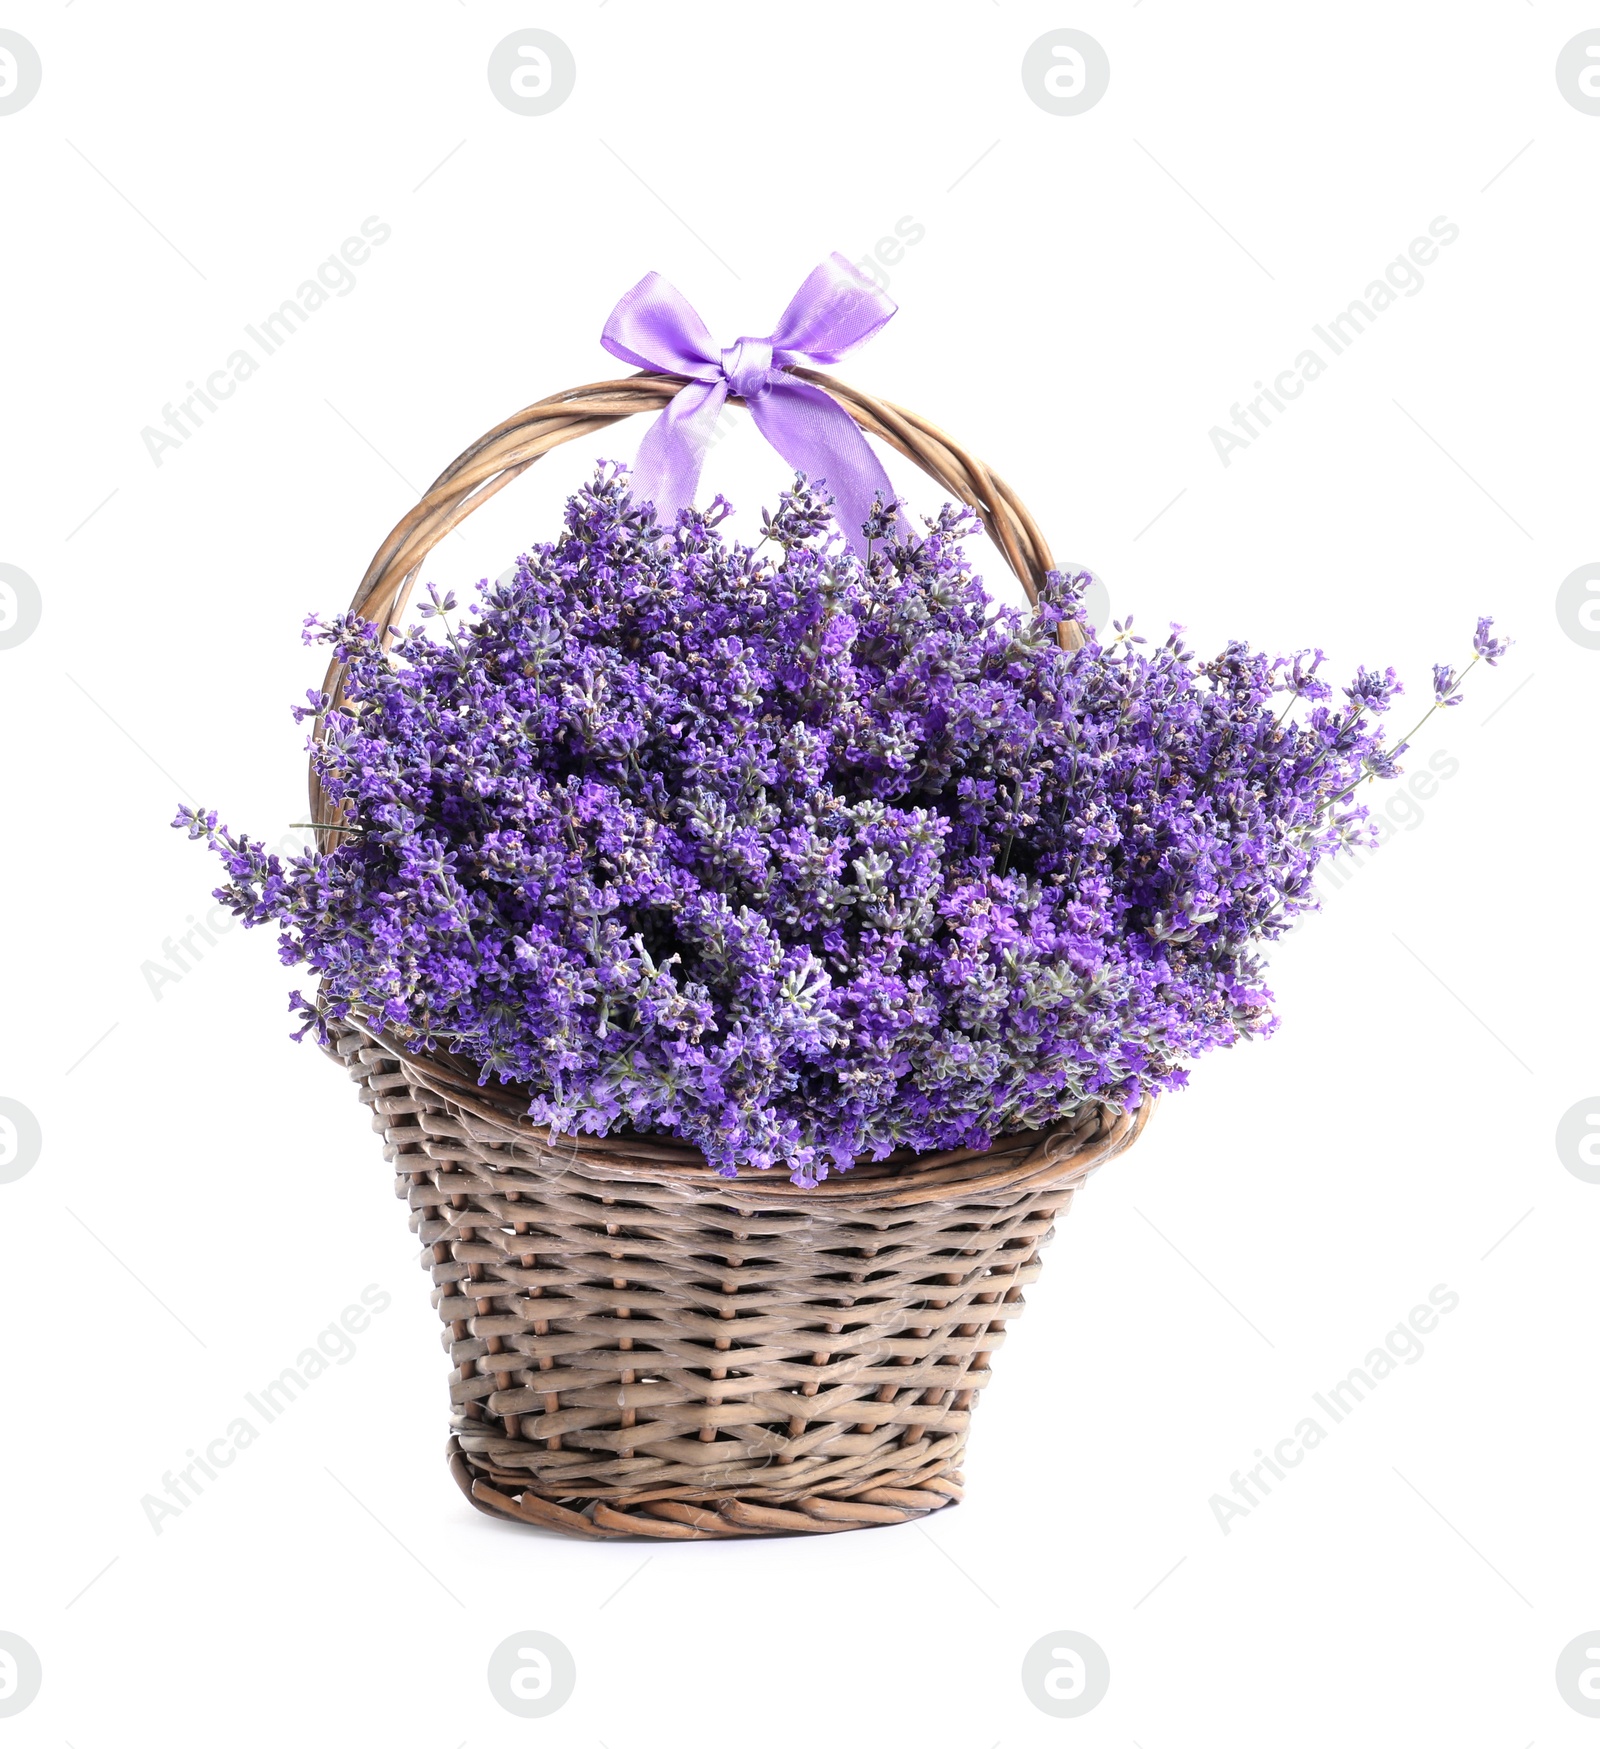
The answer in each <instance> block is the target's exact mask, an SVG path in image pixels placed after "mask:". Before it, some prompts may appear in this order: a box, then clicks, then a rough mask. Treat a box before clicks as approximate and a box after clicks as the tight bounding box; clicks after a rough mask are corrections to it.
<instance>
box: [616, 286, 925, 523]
mask: <svg viewBox="0 0 1600 1749" xmlns="http://www.w3.org/2000/svg"><path fill="white" fill-rule="evenodd" d="M896 308H897V306H896V305H895V303H894V302H893V301H892V300H891V299H890V298H888V297H886V296H885V295H884V293H883V291H882V290H881V289H880V288H879V287H878V286H876V285H874V284H873V283H872V282H871V281H870V280H869V279H867V278H865V277H864V276H863V275H861V274H858V273H857V271H856V269H855V268H854V267H852V266H851V265H850V263H849V262H848V261H846V260H845V258H844V257H843V256H842V255H839V254H833V255H830V256H829V257H828V259H827V260H826V261H824V262H823V263H822V265H821V266H820V267H818V268H816V269H815V271H814V272H813V273H812V274H811V275H810V277H809V278H808V279H807V280H806V282H805V284H804V285H803V286H801V287H800V289H799V291H797V292H796V293H795V294H794V296H793V297H792V298H791V299H790V300H789V307H788V309H786V310H785V311H784V312H783V314H782V316H781V317H779V319H778V326H777V330H776V331H775V332H774V333H772V334H768V335H766V336H765V337H763V338H762V339H759V340H757V339H752V338H751V337H750V336H749V335H748V334H746V335H741V337H740V338H739V339H738V340H737V341H735V342H734V344H733V345H732V346H725V347H721V348H719V347H718V346H717V345H716V343H715V342H714V341H713V340H712V338H711V336H710V334H709V333H708V332H707V331H706V325H705V323H704V322H702V321H701V320H700V317H699V315H698V314H697V313H696V311H695V308H694V306H693V305H692V304H691V303H690V302H689V300H688V299H687V298H686V297H684V295H683V293H682V292H680V291H679V290H678V289H677V287H676V286H674V285H671V284H669V283H668V281H666V280H664V279H663V278H662V277H661V275H660V274H659V273H647V274H646V275H645V276H644V278H643V279H641V280H640V281H639V283H638V284H637V285H636V286H635V287H634V288H633V290H632V291H630V292H627V293H626V294H625V295H624V296H623V297H622V298H621V299H620V301H619V302H618V304H617V307H616V308H615V309H614V310H613V311H612V312H611V314H610V316H609V317H608V318H607V321H606V325H605V331H604V333H602V334H601V336H600V344H601V345H602V346H604V347H605V349H606V351H607V352H609V353H610V354H611V355H612V356H613V357H614V358H620V359H622V360H623V362H624V363H626V364H633V365H637V366H638V367H639V368H640V369H641V370H651V371H667V372H671V373H673V374H675V375H678V376H686V377H692V378H693V379H694V380H693V381H692V382H690V383H688V384H686V385H685V386H684V387H683V388H681V389H680V390H679V391H678V392H677V394H676V395H674V396H673V398H672V400H671V401H670V402H669V403H668V404H667V406H666V408H665V409H664V410H663V412H662V414H661V417H660V418H659V419H657V420H656V422H655V424H654V425H652V426H651V427H650V429H649V430H648V431H647V432H646V433H645V436H644V441H643V443H641V444H640V445H639V456H638V460H637V461H636V462H635V463H634V467H633V490H634V494H635V496H636V497H638V498H639V499H641V500H648V501H651V502H653V503H654V504H655V507H656V514H657V516H658V517H659V518H660V519H661V520H662V521H663V522H670V521H671V519H672V518H673V517H674V516H676V515H677V513H678V511H679V510H681V509H683V508H684V507H685V506H686V505H689V504H692V503H693V502H694V495H695V488H696V487H697V486H698V484H699V481H700V467H701V464H702V463H703V462H704V460H705V454H706V450H707V449H708V448H709V447H710V443H711V433H712V428H713V427H714V426H715V425H716V422H717V416H718V414H719V413H721V411H722V406H723V403H724V402H725V401H726V400H727V398H728V396H729V395H730V394H732V395H742V396H743V397H744V401H745V404H746V405H747V406H748V407H749V409H750V414H751V417H752V418H753V419H754V420H755V422H756V429H757V430H758V431H759V432H760V433H761V435H762V436H763V437H764V438H766V440H767V442H768V443H770V444H771V445H772V447H773V448H774V449H775V450H776V451H777V452H778V454H779V455H781V456H782V457H783V459H784V460H785V461H786V462H788V463H789V465H790V466H791V467H794V468H798V469H799V470H800V472H801V473H803V474H805V475H807V476H808V477H809V478H810V479H812V480H825V481H826V482H827V489H828V491H830V492H831V493H832V494H833V499H834V514H835V516H836V517H837V519H838V522H839V526H840V527H841V528H842V529H843V530H844V533H845V538H846V539H847V540H848V541H849V542H850V545H851V546H852V547H854V548H855V550H856V551H857V552H861V551H863V550H864V544H863V537H862V533H861V529H862V525H863V524H864V523H865V522H866V520H867V518H868V516H869V515H870V514H871V512H872V505H873V500H874V499H876V498H881V499H882V500H883V502H884V503H885V504H888V503H891V502H892V501H893V498H894V489H893V488H892V487H891V486H890V484H889V476H888V475H887V474H886V473H885V472H884V471H883V464H882V463H881V462H880V461H879V460H878V458H877V457H876V456H875V455H874V454H873V453H872V451H871V450H870V449H869V448H868V447H867V440H866V439H865V438H864V437H863V436H862V435H861V432H860V430H859V428H858V427H857V425H856V423H855V421H854V420H853V419H852V418H851V417H850V415H849V414H848V413H847V412H845V410H844V408H843V407H841V406H840V405H839V403H838V402H837V401H836V400H835V399H834V398H833V396H832V395H829V394H827V393H825V392H824V391H823V390H822V389H819V388H818V387H817V386H816V385H815V384H814V383H808V382H803V381H801V379H800V378H798V377H793V376H790V375H789V374H788V372H787V370H785V368H784V367H785V366H786V365H794V364H805V365H819V364H834V363H836V362H837V361H838V360H839V359H841V358H843V357H844V355H845V354H846V353H847V352H852V351H854V349H855V348H856V347H858V346H860V345H861V344H862V342H863V341H866V340H870V339H871V338H872V336H873V335H874V334H876V333H877V332H878V330H879V329H880V328H881V327H882V326H883V325H884V323H885V322H887V321H888V320H889V318H890V317H891V316H892V315H893V314H894V313H895V310H896Z"/></svg>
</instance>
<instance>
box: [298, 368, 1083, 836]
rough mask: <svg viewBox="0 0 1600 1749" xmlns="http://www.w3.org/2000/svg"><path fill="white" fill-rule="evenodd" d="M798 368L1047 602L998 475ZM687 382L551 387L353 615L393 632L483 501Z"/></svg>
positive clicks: (394, 555) (416, 533) (403, 521)
mask: <svg viewBox="0 0 1600 1749" xmlns="http://www.w3.org/2000/svg"><path fill="white" fill-rule="evenodd" d="M790 375H792V376H797V377H801V378H803V379H804V380H805V381H807V382H810V383H816V384H817V385H818V386H819V387H820V388H822V389H825V390H826V391H827V392H828V393H829V394H830V395H832V396H833V398H834V399H835V400H836V401H838V402H839V404H840V405H841V406H842V407H843V408H844V410H845V411H846V412H847V413H848V414H849V415H850V417H851V418H852V419H854V420H855V422H856V424H857V425H858V426H860V428H861V429H862V430H863V431H864V432H866V433H867V435H868V436H869V437H877V438H881V439H882V440H883V442H885V443H887V444H890V445H891V446H892V447H893V448H895V449H897V450H899V452H900V453H901V455H903V456H905V457H906V458H907V459H908V460H910V461H913V462H915V463H916V464H917V466H918V467H919V468H921V469H922V471H923V472H924V473H925V474H927V475H929V476H930V478H932V479H934V480H936V481H937V482H938V483H939V484H940V485H941V486H943V487H944V489H945V490H946V491H947V492H949V493H950V494H951V496H952V497H955V498H959V499H960V500H961V502H962V503H963V504H965V505H967V506H968V507H969V508H970V509H972V510H975V511H976V512H977V514H978V516H979V517H980V518H981V519H982V522H983V526H984V528H985V529H986V530H987V532H988V534H989V537H990V538H991V539H992V540H993V541H994V543H995V545H996V546H997V547H999V549H1000V551H1001V553H1002V554H1003V555H1004V556H1005V560H1006V563H1007V564H1008V565H1009V566H1010V567H1011V569H1012V571H1013V572H1014V573H1015V574H1016V577H1017V581H1018V582H1019V583H1021V585H1022V588H1023V591H1024V593H1025V594H1026V595H1027V597H1028V600H1029V601H1030V602H1036V601H1037V600H1038V599H1039V586H1040V584H1041V583H1042V582H1043V581H1044V577H1045V574H1046V572H1048V571H1050V570H1051V569H1052V568H1053V561H1052V559H1051V557H1050V548H1049V547H1048V546H1047V545H1046V543H1045V538H1044V536H1043V534H1042V533H1040V531H1039V526H1038V524H1037V523H1036V522H1035V521H1034V520H1033V517H1032V516H1031V515H1030V514H1029V513H1028V510H1027V508H1026V507H1025V506H1024V505H1023V503H1022V501H1021V500H1020V499H1019V498H1018V497H1017V496H1016V494H1015V493H1014V492H1013V491H1012V490H1011V488H1010V487H1009V486H1008V485H1007V484H1006V483H1005V481H1004V480H1002V479H1001V478H1000V476H999V475H998V474H996V473H994V472H992V471H991V470H990V469H989V468H987V467H985V466H984V464H983V463H982V462H981V461H979V460H978V459H977V457H976V456H974V455H972V454H971V453H970V452H969V451H967V450H965V449H963V448H962V447H961V445H960V444H958V443H957V442H956V441H955V440H954V439H953V438H951V437H948V436H946V434H945V433H944V432H942V431H941V430H940V429H939V428H938V426H937V425H930V424H929V423H928V421H927V420H926V419H922V418H919V417H918V416H917V415H916V414H915V413H908V412H907V411H906V410H905V408H903V407H897V406H895V405H894V403H893V402H891V401H880V400H877V399H876V398H875V397H873V396H871V395H867V394H863V393H862V391H861V390H860V389H855V388H851V387H850V386H849V384H847V383H841V382H839V381H838V380H837V379H836V378H834V377H830V376H826V375H824V374H823V372H821V371H816V370H803V369H791V370H790ZM687 382H688V378H687V377H681V376H667V375H659V374H657V373H655V372H653V371H641V372H640V373H639V374H638V375H637V376H631V377H622V378H619V379H617V380H616V381H613V382H605V383H587V384H585V385H584V386H583V387H582V388H577V389H567V390H566V391H564V392H563V393H561V394H559V395H547V396H546V397H545V399H544V400H542V401H535V402H534V404H533V405H532V406H531V407H524V408H523V410H522V411H521V412H520V413H514V414H512V416H511V417H510V418H509V419H507V420H504V421H503V422H502V423H501V424H499V425H497V426H495V428H494V430H492V431H489V432H486V433H485V434H484V435H483V436H482V437H480V438H479V439H478V441H477V442H476V443H474V444H473V445H471V447H470V448H468V449H466V450H463V451H462V453H461V454H460V455H458V456H457V457H456V459H455V460H454V461H453V462H451V464H450V465H449V467H447V468H446V469H445V470H444V472H443V473H442V474H440V476H439V477H438V479H437V480H435V481H434V482H433V484H432V485H431V486H430V487H429V488H428V490H427V492H426V493H425V494H424V495H423V498H422V500H421V502H420V503H419V504H417V505H416V506H415V507H414V508H413V509H411V510H408V511H407V512H406V514H405V515H404V516H402V517H401V518H400V520H399V521H398V522H397V523H396V524H395V525H394V527H393V529H391V530H390V532H389V534H388V536H387V537H386V538H385V540H384V542H383V544H382V545H381V546H380V547H379V548H378V550H377V552H376V553H375V554H374V555H373V559H372V563H371V564H370V565H368V566H367V571H366V575H365V576H364V577H363V578H362V579H361V584H360V587H359V588H358V589H357V590H356V592H355V596H354V598H353V599H352V600H351V603H350V609H351V611H352V612H353V613H357V614H359V615H360V616H361V618H363V619H365V620H369V621H371V622H372V623H373V624H375V625H377V626H379V627H380V628H381V631H382V635H383V637H384V638H385V639H387V638H389V637H390V636H391V635H392V634H393V633H394V631H395V630H396V629H397V627H398V626H399V623H400V620H401V618H402V617H403V616H404V613H405V608H406V601H407V599H408V598H409V596H410V593H411V586H412V584H413V583H414V582H415V580H416V576H417V572H418V571H419V570H420V569H421V567H422V562H423V560H424V559H426V558H427V556H428V554H429V553H431V552H432V551H433V549H434V548H435V547H436V546H437V545H438V544H439V542H440V541H441V540H443V539H444V537H445V536H446V535H447V534H449V533H450V531H451V530H452V529H453V528H455V527H456V526H457V524H459V523H462V522H465V521H466V519H467V518H468V517H469V516H470V515H471V514H472V513H473V511H474V510H476V509H477V508H478V506H479V505H480V504H483V503H485V502H486V501H487V500H488V499H490V498H492V497H493V496H494V495H495V493H496V492H498V491H499V490H500V489H501V487H503V486H509V485H510V484H511V482H512V481H513V480H514V479H516V477H517V475H518V474H520V473H522V472H523V470H524V469H526V468H531V467H532V466H533V464H534V463H535V462H536V461H538V460H539V458H540V457H541V456H544V455H547V454H548V453H549V452H550V451H551V450H553V449H556V448H558V447H559V446H560V445H561V444H563V443H571V442H572V441H573V440H574V439H575V438H580V437H589V436H592V435H593V434H594V433H596V432H600V431H604V430H605V429H606V428H607V427H608V426H610V425H615V424H616V423H617V422H618V420H621V419H627V418H629V417H630V416H631V415H632V414H635V413H658V412H659V411H660V410H661V409H662V408H663V407H664V406H665V405H666V404H667V402H668V401H670V400H671V399H672V397H673V396H674V395H676V394H677V392H678V391H679V390H680V389H681V388H683V387H684V386H685V384H686V383H687ZM728 400H729V402H730V404H732V405H735V406H741V405H743V401H742V398H741V397H739V396H736V395H730V396H729V397H728ZM1056 635H1057V637H1058V638H1059V639H1060V642H1061V646H1062V648H1063V649H1067V650H1072V649H1076V648H1078V646H1079V645H1080V644H1081V643H1082V642H1083V638H1082V634H1081V633H1080V632H1079V630H1078V628H1077V626H1076V625H1075V624H1074V623H1073V622H1072V621H1070V620H1063V621H1062V622H1061V623H1060V625H1059V626H1058V627H1057V631H1056ZM344 678H345V676H344V664H343V663H342V662H341V661H339V660H337V659H335V660H334V661H333V662H332V663H331V664H330V665H329V668H328V672H327V676H326V678H325V679H324V680H323V683H322V690H323V691H324V692H325V693H327V694H328V695H329V697H330V698H332V699H333V701H334V702H335V703H338V702H339V701H340V700H341V699H342V698H343V696H344ZM326 721H327V719H326V717H323V718H320V719H319V720H318V723H317V729H316V735H317V738H318V739H319V740H320V739H321V737H322V734H323V732H324V726H325V724H326ZM311 818H312V820H313V822H314V823H315V824H316V826H317V828H318V832H317V839H318V844H319V846H320V847H321V848H323V849H327V848H328V845H327V839H328V838H329V836H330V834H328V833H327V832H325V831H323V830H322V828H323V827H325V826H327V825H331V824H333V823H334V816H333V810H331V809H329V808H328V806H327V804H326V801H325V799H324V797H323V794H322V786H321V785H320V784H319V783H318V781H317V776H316V773H315V771H313V772H312V773H311Z"/></svg>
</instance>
